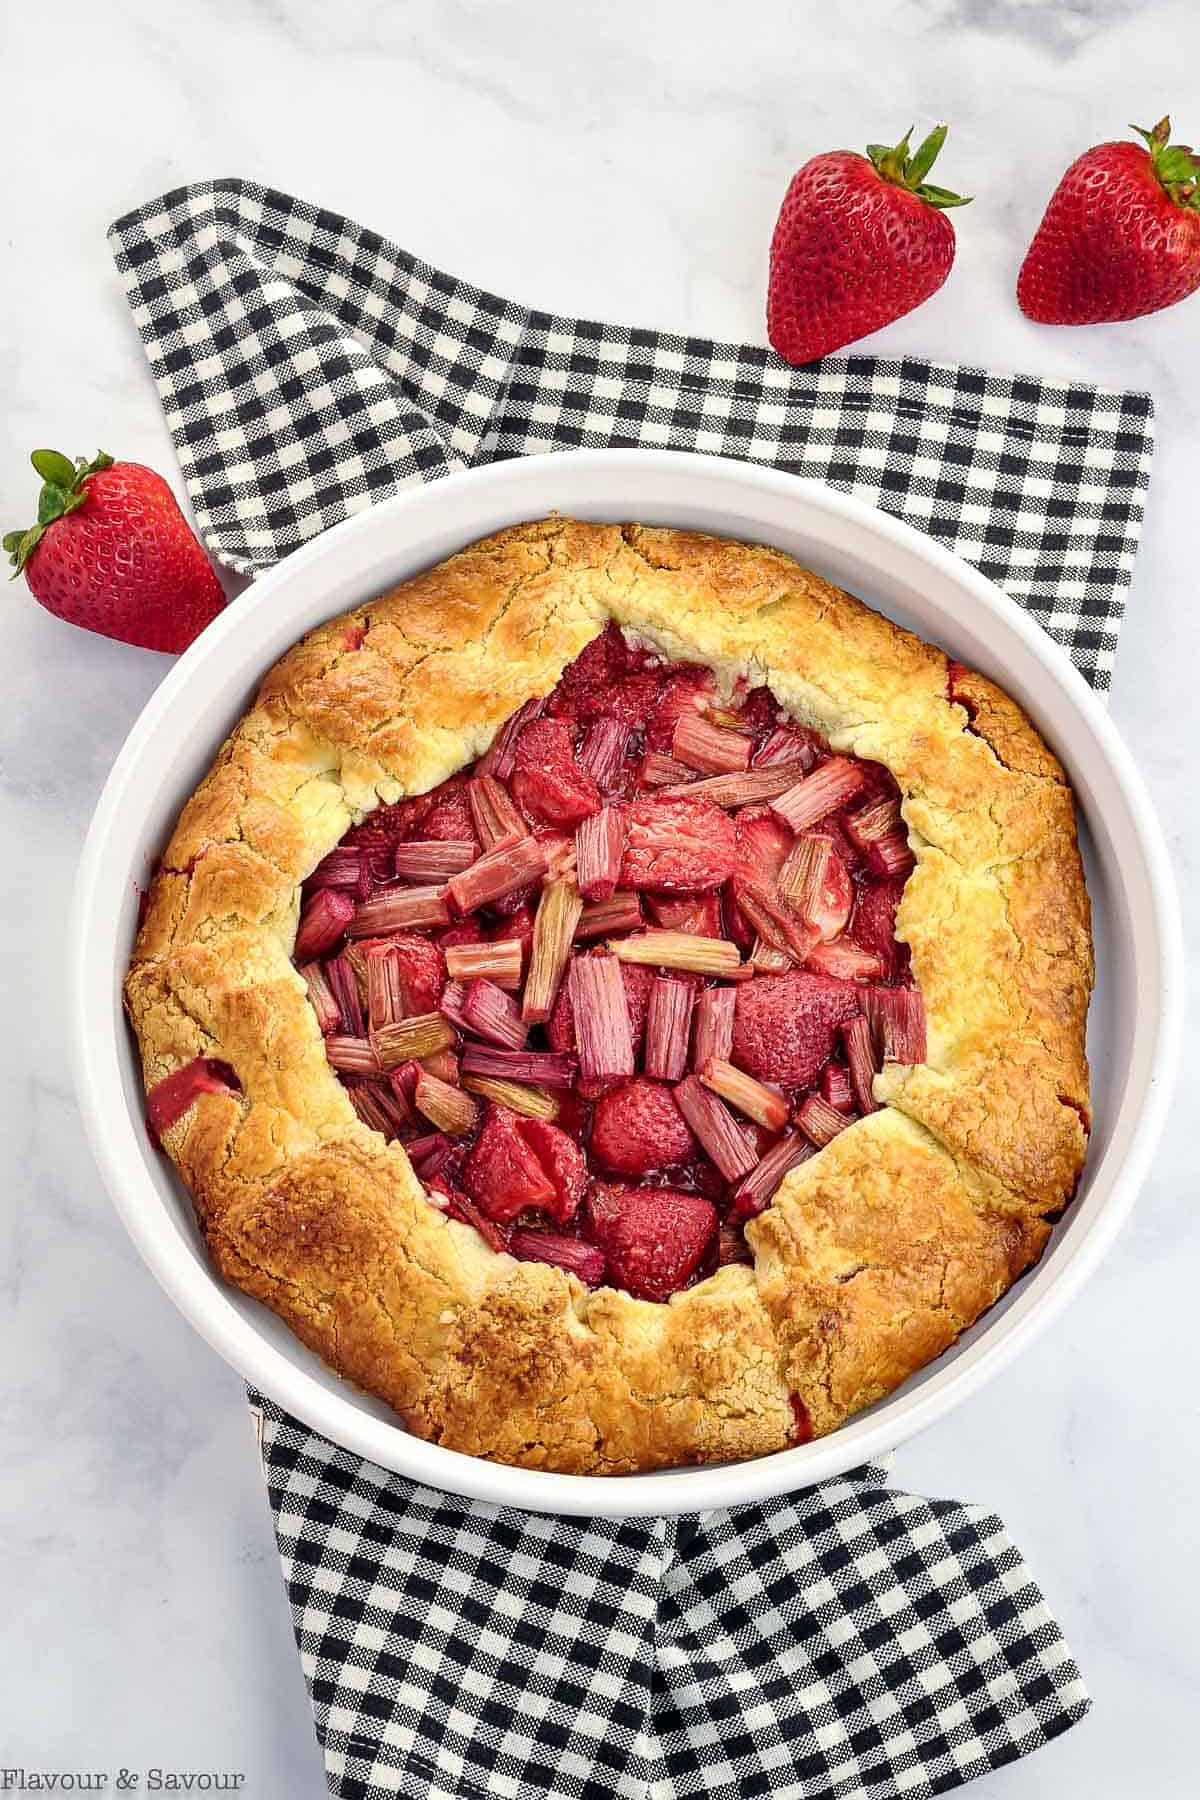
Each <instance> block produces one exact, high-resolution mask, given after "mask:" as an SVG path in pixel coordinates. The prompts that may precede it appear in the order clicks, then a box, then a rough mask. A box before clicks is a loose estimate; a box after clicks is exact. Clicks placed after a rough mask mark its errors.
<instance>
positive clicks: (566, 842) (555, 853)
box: [533, 825, 576, 881]
mask: <svg viewBox="0 0 1200 1800" xmlns="http://www.w3.org/2000/svg"><path fill="white" fill-rule="evenodd" d="M533 835H534V837H535V838H536V839H537V841H538V843H539V844H540V845H541V846H542V850H543V852H544V854H545V857H546V877H547V879H548V880H549V881H574V880H575V874H576V859H575V839H574V837H567V836H566V835H565V834H564V833H563V832H561V831H553V830H552V829H551V828H550V826H548V825H539V826H538V828H537V830H536V831H535V832H534V834H533Z"/></svg>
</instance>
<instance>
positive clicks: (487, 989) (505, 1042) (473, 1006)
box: [442, 981, 529, 1050]
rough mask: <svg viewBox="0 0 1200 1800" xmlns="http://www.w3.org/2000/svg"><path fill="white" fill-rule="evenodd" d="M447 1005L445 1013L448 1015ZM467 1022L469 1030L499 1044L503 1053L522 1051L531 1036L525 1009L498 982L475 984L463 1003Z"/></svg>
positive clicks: (475, 982)
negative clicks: (524, 1013) (524, 1014)
mask: <svg viewBox="0 0 1200 1800" xmlns="http://www.w3.org/2000/svg"><path fill="white" fill-rule="evenodd" d="M445 1010H446V1009H445V1007H444V1006H443V1008H442V1011H443V1012H445ZM462 1013H463V1019H464V1021H465V1023H466V1028H467V1030H468V1031H473V1032H474V1033H475V1035H476V1037H481V1038H486V1039H487V1041H488V1043H489V1044H499V1046H500V1047H501V1049H503V1050H520V1049H522V1048H523V1047H524V1043H525V1039H526V1038H527V1037H528V1035H529V1027H528V1025H526V1023H525V1021H524V1020H523V1019H522V1017H521V1009H520V1007H519V1006H518V1005H517V1003H516V1001H515V1000H514V999H513V997H512V995H511V994H506V993H505V992H504V990H503V988H499V987H497V986H496V984H495V982H494V981H473V982H472V983H471V985H470V987H469V988H468V989H467V992H466V998H465V1000H464V1002H463V1008H462Z"/></svg>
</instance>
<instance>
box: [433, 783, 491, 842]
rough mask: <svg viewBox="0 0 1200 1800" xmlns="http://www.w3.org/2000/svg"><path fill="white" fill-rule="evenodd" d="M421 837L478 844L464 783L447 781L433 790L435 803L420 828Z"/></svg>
mask: <svg viewBox="0 0 1200 1800" xmlns="http://www.w3.org/2000/svg"><path fill="white" fill-rule="evenodd" d="M421 836H422V837H423V838H435V839H445V840H447V841H449V842H451V843H472V844H477V843H478V836H477V833H476V831H475V823H474V820H473V819H472V817H471V808H470V805H469V804H468V800H467V784H466V782H465V781H460V780H458V779H455V780H454V781H452V782H450V781H447V782H445V783H443V785H442V786H441V787H440V788H438V789H435V803H434V805H433V807H432V808H431V810H430V812H429V813H428V814H427V815H426V818H425V821H424V823H423V825H422V826H421Z"/></svg>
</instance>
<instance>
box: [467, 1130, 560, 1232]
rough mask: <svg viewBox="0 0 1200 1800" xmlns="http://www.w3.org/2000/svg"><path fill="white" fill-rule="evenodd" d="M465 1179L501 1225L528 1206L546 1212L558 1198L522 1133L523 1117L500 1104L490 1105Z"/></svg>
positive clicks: (479, 1203)
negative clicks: (521, 1118)
mask: <svg viewBox="0 0 1200 1800" xmlns="http://www.w3.org/2000/svg"><path fill="white" fill-rule="evenodd" d="M462 1179H463V1186H464V1187H465V1188H466V1190H467V1193H468V1194H469V1195H470V1197H471V1199H472V1200H474V1201H475V1203H476V1205H477V1206H479V1207H480V1208H481V1209H482V1210H483V1212H485V1213H486V1214H487V1216H488V1218H489V1219H493V1220H495V1222H496V1223H497V1224H499V1225H511V1224H512V1222H513V1220H514V1219H515V1218H517V1217H518V1216H519V1214H521V1213H523V1212H525V1211H526V1210H536V1211H539V1212H544V1211H545V1210H546V1208H547V1207H548V1206H552V1205H553V1204H554V1201H555V1198H556V1196H555V1192H554V1184H553V1183H552V1182H551V1180H550V1178H549V1176H548V1175H547V1173H546V1171H545V1169H544V1168H543V1167H542V1165H541V1163H540V1162H539V1160H538V1158H537V1155H536V1153H535V1152H534V1150H533V1149H532V1148H531V1147H530V1145H529V1144H528V1143H527V1142H526V1140H525V1138H524V1136H523V1135H522V1133H521V1120H520V1119H519V1118H518V1116H517V1114H516V1113H511V1112H507V1111H506V1110H505V1109H504V1108H503V1107H501V1106H489V1107H488V1109H487V1117H486V1118H485V1119H484V1122H483V1129H482V1131H481V1132H480V1133H479V1136H478V1138H477V1139H476V1140H475V1143H474V1146H473V1147H472V1150H471V1154H470V1155H469V1156H468V1158H467V1160H466V1162H465V1163H464V1165H463V1175H462Z"/></svg>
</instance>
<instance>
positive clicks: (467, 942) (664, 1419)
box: [126, 518, 1092, 1473]
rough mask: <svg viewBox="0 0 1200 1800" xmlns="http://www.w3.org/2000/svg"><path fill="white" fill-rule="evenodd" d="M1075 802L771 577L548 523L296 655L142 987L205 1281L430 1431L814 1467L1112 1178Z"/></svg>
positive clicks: (252, 734)
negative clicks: (1089, 1177)
mask: <svg viewBox="0 0 1200 1800" xmlns="http://www.w3.org/2000/svg"><path fill="white" fill-rule="evenodd" d="M1091 978H1092V957H1091V941H1090V932H1089V916H1088V902H1087V893H1086V890H1085V887H1084V881H1083V873H1082V868H1081V864H1080V859H1079V852H1078V848H1077V843H1076V834H1075V820H1074V810H1073V805H1072V799H1071V793H1070V790H1069V788H1068V787H1067V785H1066V783H1065V780H1064V777H1063V774H1062V771H1061V769H1060V768H1059V765H1058V764H1057V762H1056V761H1055V759H1054V757H1053V756H1052V755H1051V754H1050V752H1049V751H1048V750H1047V749H1046V747H1045V745H1044V744H1043V743H1042V742H1041V740H1040V738H1039V737H1038V735H1037V733H1036V732H1035V731H1034V730H1033V728H1032V726H1031V725H1030V723H1029V721H1028V720H1027V719H1026V718H1025V717H1024V715H1023V714H1022V713H1021V711H1020V710H1019V709H1018V707H1017V706H1016V705H1015V704H1014V703H1013V702H1012V701H1011V700H1010V699H1009V698H1008V697H1007V696H1006V695H1005V694H1003V693H1002V692H1000V691H999V690H998V689H997V688H996V687H994V686H993V685H992V683H991V682H989V681H987V680H984V679H983V678H982V677H980V676H979V675H976V674H973V673H971V672H970V671H969V670H967V669H965V668H963V667H961V666H960V665H958V664H956V663H953V662H948V661H947V659H946V657H945V656H944V655H943V654H942V653H941V652H940V651H938V650H936V649H933V648H931V647H930V646H929V645H928V644H925V643H922V642H921V641H920V640H919V639H917V638H915V637H913V636H911V635H909V634H908V633H906V632H904V631H901V630H899V629H898V628H897V627H896V626H895V625H893V624H891V623H890V622H889V621H888V620H886V619H884V618H881V617H880V616H879V615H878V614H877V613H874V612H872V611H871V610H870V609H869V608H867V607H866V606H864V605H863V604H862V603H861V602H860V601H858V600H855V599H853V598H851V597H850V596H849V595H847V594H844V593H841V592H840V591H839V590H838V589H836V588H833V587H831V586H830V585H829V584H828V583H827V582H825V581H822V580H820V579H819V578H818V577H817V576H815V575H813V574H811V573H809V572H808V571H807V570H805V569H803V568H801V567H799V566H798V565H797V564H796V563H795V562H794V561H792V560H791V559H790V558H789V557H787V556H784V555H781V554H780V553H779V552H777V551H775V550H770V549H765V548H761V547H758V546H753V545H747V544H741V543H733V542H729V541H726V540H724V539H718V538H710V537H702V536H699V535H695V534H692V533H688V532H682V531H672V530H659V529H652V528H649V527H644V526H638V525H627V526H617V525H595V524H584V523H580V522H577V521H573V520H570V519H561V518H552V519H544V520H540V521H537V522H535V523H532V524H528V525H520V526H516V527H514V528H512V529H510V530H507V531H503V532H500V533H498V534H497V535H496V536H494V537H491V538H487V539H485V540H484V541H482V542H480V543H477V544H473V545H471V546H469V547H468V548H467V549H465V550H463V551H461V552H460V553H459V554H458V555H456V556H453V557H451V558H450V559H449V561H447V562H445V563H443V564H441V565H440V566H439V567H437V568H434V569H431V570H429V571H428V572H427V573H425V574H422V575H419V576H417V577H415V578H414V579H413V580H411V581H407V582H405V583H403V584H402V585H401V586H400V587H398V588H396V589H395V590H394V591H393V592H391V593H389V594H387V595H384V596H383V597H382V598H380V599H378V600H373V601H371V602H369V604H367V605H365V606H362V607H360V608H358V609H357V610H356V611H355V612H353V613H348V614H346V615H345V616H344V617H341V618H337V619H334V620H331V621H330V622H329V623H328V624H326V625H322V626H321V627H320V628H319V629H318V630H316V631H314V632H312V633H310V635H309V636H308V637H306V638H304V639H303V641H302V642H301V643H299V644H297V645H296V647H295V648H294V649H293V650H291V651H289V653H288V654H287V655H286V656H285V657H284V658H283V659H282V661H281V662H279V663H278V664H277V666H276V667H275V668H274V669H272V670H271V672H270V673H269V674H268V676H267V677H266V680H265V681H264V682H263V684H262V687H261V689H260V690H259V693H258V696H257V698H256V700H255V701H254V704H253V706H252V707H251V708H250V710H249V711H248V712H247V713H246V715H245V716H244V718H243V719H242V720H241V722H240V724H239V725H238V726H237V728H236V729H235V730H234V732H233V733H232V735H231V736H230V738H229V739H228V741H227V742H226V744H225V745H224V747H223V748H222V750H221V752H220V754H219V756H218V757H217V760H216V762H215V764H214V765H213V768H212V770H211V771H210V773H209V774H208V775H207V776H206V777H205V779H204V781H203V782H202V783H201V784H200V787H199V788H198V789H197V791H196V793H195V794H194V795H193V797H192V798H191V800H189V802H188V804H187V805H186V807H185V808H184V810H183V813H182V815H181V817H180V819H179V822H178V824H177V826H176V828H175V831H174V834H173V836H172V838H171V841H170V843H169V844H168V846H167V848H166V851H165V853H164V856H163V859H162V863H161V865H160V867H159V869H158V872H157V874H156V875H155V878H154V882H153V885H152V887H151V890H150V893H149V895H148V897H147V902H146V908H145V914H144V918H143V922H142V926H141V929H140V932H139V935H138V940H137V946H136V949H135V952H134V956H133V962H132V966H131V969H130V972H129V976H128V980H127V984H126V995H127V1003H128V1008H129V1014H130V1017H131V1019H132V1021H133V1025H134V1028H135V1030H136V1032H137V1035H138V1039H139V1041H140V1044H141V1050H142V1057H143V1063H144V1070H145V1080H146V1088H147V1093H148V1097H149V1098H148V1115H149V1122H150V1126H151V1129H152V1131H153V1132H154V1133H155V1134H156V1136H157V1138H158V1140H159V1142H160V1143H161V1144H162V1146H163V1148H164V1149H165V1150H166V1151H167V1153H168V1154H169V1155H170V1156H171V1158H172V1159H173V1161H174V1162H175V1164H176V1165H177V1167H178V1169H179V1171H180V1173H181V1174H182V1176H183V1178H184V1180H185V1181H186V1182H187V1184H188V1186H189V1187H190V1189H191V1191H192V1193H193V1195H194V1196H195V1201H196V1209H197V1214H198V1217H199V1221H200V1226H201V1229H202V1231H203V1233H204V1236H205V1239H206V1241H207V1244H208V1248H209V1251H210V1253H211V1255H212V1258H213V1261H214V1262H215V1264H216V1266H217V1268H218V1269H219V1270H220V1272H221V1273H222V1274H223V1275H224V1276H225V1277H226V1278H227V1279H228V1280H230V1281H232V1282H234V1283H236V1284H237V1286H238V1287H240V1288H242V1289H244V1290H245V1291H246V1292H247V1293H248V1294H251V1295H253V1296H255V1297H256V1298H257V1299H259V1300H261V1301H263V1302H265V1303H266V1305H268V1306H270V1307H271V1308H272V1309H273V1310H274V1311H276V1312H277V1313H279V1314H280V1315H281V1317H282V1318H284V1319H285V1320H286V1321H287V1322H288V1324H289V1325H290V1326H291V1328H292V1329H293V1330H294V1331H295V1332H296V1333H297V1335H298V1336H299V1337H300V1338H301V1339H302V1340H303V1341H304V1342H305V1343H306V1344H307V1345H309V1346H310V1347H311V1348H312V1349H313V1350H315V1351H316V1352H317V1353H318V1354H319V1355H320V1356H322V1357H324V1358H325V1359H326V1361H328V1362H329V1363H330V1364H332V1365H333V1367H334V1368H335V1369H337V1370H338V1371H339V1372H340V1373H341V1374H343V1375H344V1376H347V1377H349V1378H350V1379H351V1380H352V1381H354V1382H356V1383H358V1384H359V1385H360V1386H361V1387H362V1388H365V1389H367V1390H369V1391H370V1392H371V1393H373V1394H376V1395H379V1396H381V1397H382V1398H383V1399H384V1400H386V1401H387V1402H388V1403H389V1404H390V1405H391V1406H392V1407H394V1408H395V1410H396V1412H397V1413H398V1415H399V1416H400V1418H401V1419H402V1420H403V1422H404V1424H405V1425H406V1426H407V1427H408V1429H409V1430H411V1431H413V1432H416V1433H418V1434H419V1435H420V1436H422V1437H425V1438H429V1439H433V1440H435V1441H437V1442H439V1443H442V1444H445V1445H448V1446H450V1447H452V1448H454V1449H456V1450H462V1451H468V1452H470V1453H472V1454H474V1455H477V1456H487V1457H493V1458H496V1459H498V1460H500V1461H502V1462H509V1463H519V1464H523V1465H525V1466H527V1467H538V1468H548V1469H561V1470H568V1471H574V1472H581V1473H582V1472H590V1473H604V1472H610V1471H629V1470H638V1469H649V1468H655V1467H662V1466H666V1465H671V1464H677V1463H688V1462H701V1461H718V1460H726V1459H731V1458H736V1457H749V1456H760V1455H763V1454H765V1453H767V1452H770V1451H774V1450H779V1449H782V1448H784V1447H785V1446H787V1445H790V1444H795V1443H798V1442H803V1441H804V1440H805V1439H807V1438H808V1437H810V1436H812V1435H819V1434H822V1433H825V1432H828V1431H831V1430H832V1429H833V1428H834V1427H836V1426H837V1425H838V1424H840V1423H841V1422H842V1421H843V1420H844V1419H846V1418H847V1417H848V1416H849V1415H850V1414H851V1413H854V1412H855V1411H857V1410H858V1409H859V1408H861V1407H863V1406H866V1405H868V1404H869V1403H870V1402H871V1401H874V1400H877V1399H879V1398H880V1396H882V1395H884V1394H886V1393H888V1392H889V1391H890V1390H891V1389H892V1388H894V1387H895V1386H896V1385H897V1383H899V1382H901V1381H903V1380H904V1379H905V1377H906V1376H908V1375H910V1374H911V1373H912V1372H913V1371H914V1370H916V1369H919V1368H920V1367H921V1366H922V1364H924V1363H927V1362H928V1361H929V1360H930V1359H931V1358H932V1357H935V1356H937V1355H938V1354H939V1352H941V1351H943V1350H944V1349H945V1348H946V1347H947V1346H948V1345H949V1344H951V1343H952V1342H953V1341H954V1339H955V1338H956V1337H957V1336H958V1335H959V1333H960V1332H961V1331H963V1329H964V1328H965V1327H966V1326H968V1325H969V1324H970V1323H971V1322H972V1321H973V1320H975V1319H976V1318H978V1316H979V1315H980V1314H981V1313H982V1312H983V1311H984V1310H985V1308H987V1307H988V1306H990V1305H991V1304H992V1303H993V1302H994V1301H995V1300H996V1299H997V1298H998V1297H999V1296H1000V1295H1001V1294H1002V1293H1003V1292H1004V1291H1005V1289H1006V1288H1007V1287H1008V1286H1009V1285H1010V1283H1011V1282H1012V1281H1013V1280H1014V1279H1015V1278H1016V1277H1017V1276H1018V1275H1019V1274H1020V1273H1021V1272H1022V1270H1024V1269H1026V1268H1028V1267H1029V1265H1030V1264H1031V1263H1033V1262H1034V1261H1036V1259H1037V1257H1038V1255H1039V1254H1040V1252H1041V1250H1042V1248H1043V1245H1044V1244H1045V1242H1046V1239H1047V1237H1048V1235H1049V1231H1050V1225H1049V1223H1048V1221H1049V1220H1050V1219H1051V1218H1052V1217H1053V1215H1055V1214H1056V1213H1058V1212H1060V1211H1061V1210H1062V1208H1063V1207H1064V1206H1065V1205H1066V1204H1067V1202H1068V1201H1069V1200H1070V1198H1071V1195H1072V1193H1073V1191H1074V1188H1075V1184H1076V1182H1077V1180H1078V1177H1079V1172H1080V1169H1081V1166H1082V1163H1083V1158H1084V1154H1085V1149H1086V1143H1087V1131H1088V1078H1087V1064H1086V1060H1085V1055H1084V1027H1085V1022H1086V1015H1087V1006H1088V995H1089V990H1090V986H1091Z"/></svg>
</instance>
